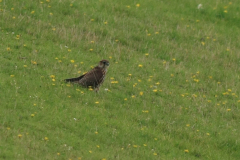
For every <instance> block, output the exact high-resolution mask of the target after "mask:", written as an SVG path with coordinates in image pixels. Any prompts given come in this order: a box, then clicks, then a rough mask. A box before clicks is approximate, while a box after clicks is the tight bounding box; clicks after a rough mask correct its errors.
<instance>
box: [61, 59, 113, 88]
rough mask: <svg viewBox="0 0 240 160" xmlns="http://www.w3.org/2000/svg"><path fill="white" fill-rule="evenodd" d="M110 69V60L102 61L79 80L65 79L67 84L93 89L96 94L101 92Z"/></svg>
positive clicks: (78, 78)
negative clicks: (100, 89)
mask: <svg viewBox="0 0 240 160" xmlns="http://www.w3.org/2000/svg"><path fill="white" fill-rule="evenodd" d="M108 67H109V61H108V60H105V59H103V60H101V61H100V62H99V63H98V65H97V66H96V67H94V68H93V69H92V70H90V71H89V72H87V73H85V74H83V75H81V76H80V77H77V78H69V79H65V80H64V81H65V82H70V83H77V84H79V85H81V86H82V87H86V88H93V89H94V90H95V91H96V92H98V91H99V88H100V86H101V85H102V83H103V82H104V78H105V75H106V73H107V70H108Z"/></svg>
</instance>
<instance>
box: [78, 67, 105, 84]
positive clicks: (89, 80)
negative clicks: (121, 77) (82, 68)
mask: <svg viewBox="0 0 240 160" xmlns="http://www.w3.org/2000/svg"><path fill="white" fill-rule="evenodd" d="M103 77H104V74H103V71H102V69H101V68H99V67H95V68H93V69H92V70H91V71H89V72H88V73H86V74H85V76H84V77H83V78H82V79H80V80H79V83H80V84H81V85H83V86H86V87H89V86H92V87H93V88H95V87H97V86H98V85H99V84H101V83H102V81H103Z"/></svg>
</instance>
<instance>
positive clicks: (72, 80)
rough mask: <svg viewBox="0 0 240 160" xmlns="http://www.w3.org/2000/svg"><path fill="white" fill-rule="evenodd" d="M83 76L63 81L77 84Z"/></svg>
mask: <svg viewBox="0 0 240 160" xmlns="http://www.w3.org/2000/svg"><path fill="white" fill-rule="evenodd" d="M83 76H84V75H82V76H80V77H77V78H69V79H65V80H64V81H65V82H73V83H74V82H78V81H79V80H80V79H82V78H83Z"/></svg>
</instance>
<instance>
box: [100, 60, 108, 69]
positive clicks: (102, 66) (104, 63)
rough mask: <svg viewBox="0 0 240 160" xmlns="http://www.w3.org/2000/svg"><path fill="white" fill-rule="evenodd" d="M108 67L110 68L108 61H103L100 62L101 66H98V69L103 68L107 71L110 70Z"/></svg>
mask: <svg viewBox="0 0 240 160" xmlns="http://www.w3.org/2000/svg"><path fill="white" fill-rule="evenodd" d="M108 66H109V61H108V60H105V59H104V60H101V61H100V62H99V64H98V67H100V68H102V69H104V70H107V68H108Z"/></svg>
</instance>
